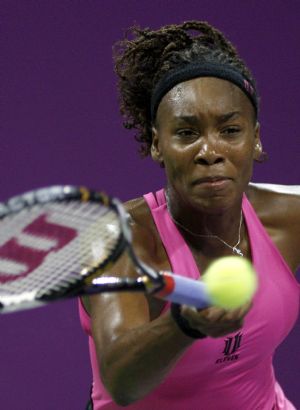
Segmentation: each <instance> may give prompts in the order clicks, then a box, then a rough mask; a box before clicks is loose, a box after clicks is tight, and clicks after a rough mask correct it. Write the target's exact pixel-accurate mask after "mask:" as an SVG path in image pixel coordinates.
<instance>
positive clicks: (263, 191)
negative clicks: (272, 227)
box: [247, 183, 300, 223]
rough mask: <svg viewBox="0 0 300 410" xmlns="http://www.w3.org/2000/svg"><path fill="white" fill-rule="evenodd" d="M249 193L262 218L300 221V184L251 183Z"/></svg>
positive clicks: (278, 220) (276, 220) (277, 220)
mask: <svg viewBox="0 0 300 410" xmlns="http://www.w3.org/2000/svg"><path fill="white" fill-rule="evenodd" d="M247 194H248V197H249V200H250V202H251V203H252V205H253V207H254V209H255V210H256V212H257V214H258V216H259V217H260V218H261V219H262V220H268V221H269V222H271V221H272V220H274V222H275V223H276V222H277V223H278V222H280V221H281V222H285V223H287V222H289V221H290V220H291V218H292V220H293V221H294V222H296V221H298V222H299V223H300V185H276V184H264V183H250V184H249V189H248V192H247Z"/></svg>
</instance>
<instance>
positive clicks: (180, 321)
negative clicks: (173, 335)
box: [171, 303, 206, 339]
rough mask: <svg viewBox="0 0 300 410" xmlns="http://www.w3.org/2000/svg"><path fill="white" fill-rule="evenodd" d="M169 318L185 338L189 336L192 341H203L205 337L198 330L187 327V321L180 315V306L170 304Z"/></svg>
mask: <svg viewBox="0 0 300 410" xmlns="http://www.w3.org/2000/svg"><path fill="white" fill-rule="evenodd" d="M171 316H172V318H173V320H174V322H175V323H176V325H177V327H178V328H179V329H180V330H181V331H182V333H184V334H185V335H186V336H189V337H191V338H193V339H204V338H205V337H206V335H205V334H203V333H201V332H200V331H199V330H196V329H193V328H192V327H191V326H190V325H189V322H188V320H187V319H185V318H184V317H183V316H182V315H181V305H178V304H177V303H171Z"/></svg>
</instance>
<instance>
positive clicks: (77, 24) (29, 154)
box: [0, 0, 300, 410]
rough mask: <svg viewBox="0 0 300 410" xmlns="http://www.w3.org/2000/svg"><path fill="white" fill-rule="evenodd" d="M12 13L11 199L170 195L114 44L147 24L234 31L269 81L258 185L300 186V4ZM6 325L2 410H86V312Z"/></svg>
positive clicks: (288, 371) (290, 352) (297, 363)
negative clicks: (141, 131)
mask: <svg viewBox="0 0 300 410" xmlns="http://www.w3.org/2000/svg"><path fill="white" fill-rule="evenodd" d="M0 8H1V14H2V17H1V20H2V23H1V25H2V33H1V37H2V41H3V44H2V48H3V50H2V53H1V54H3V52H4V56H5V58H4V64H2V67H1V70H3V72H2V75H1V78H2V81H1V87H2V93H3V92H4V99H3V103H2V104H1V106H2V109H1V111H2V112H1V116H2V118H1V127H0V132H1V157H0V160H1V163H0V166H1V173H2V181H1V186H0V200H4V199H6V198H8V197H9V196H11V195H13V194H17V193H21V192H23V191H25V190H29V189H33V188H36V187H40V186H46V185H50V184H57V183H58V184H62V183H74V184H84V185H87V186H89V187H94V188H100V189H104V190H106V191H107V192H108V193H110V194H111V195H114V196H117V197H119V198H121V199H122V200H126V199H129V198H131V197H135V196H139V195H141V194H143V193H144V192H148V191H150V190H153V189H157V188H159V187H160V186H161V185H162V184H163V182H164V178H163V173H162V170H161V169H160V168H159V167H157V166H156V165H155V164H152V162H151V161H150V160H143V161H142V160H141V159H139V156H138V154H137V152H136V148H137V147H136V144H135V142H134V141H133V137H132V135H131V134H130V132H128V131H126V130H124V129H123V128H122V123H121V118H120V116H119V112H118V101H117V93H116V87H115V82H116V79H115V76H114V74H113V63H112V57H111V55H112V44H113V43H114V42H115V41H117V40H119V39H120V38H121V37H122V35H123V31H124V30H125V29H126V28H127V27H129V26H130V25H132V24H133V23H135V22H137V23H139V24H140V25H142V26H150V27H153V28H156V27H159V26H161V25H163V24H171V23H174V22H182V21H184V20H187V19H202V20H207V21H209V22H210V23H212V24H214V25H216V26H217V27H218V28H219V29H221V30H223V31H224V32H225V33H226V34H227V36H228V37H229V38H230V39H231V41H232V42H233V43H234V44H235V45H236V46H237V47H238V49H239V50H240V52H241V54H242V56H243V57H244V59H245V60H246V61H247V63H248V64H249V66H250V67H251V68H252V70H253V72H254V75H255V76H256V78H257V82H258V86H259V89H260V94H261V99H262V108H261V116H260V118H261V122H262V139H263V142H264V148H265V150H266V151H267V152H268V153H269V156H270V159H269V161H268V163H267V164H264V165H259V166H257V167H256V170H255V176H254V180H255V181H260V182H273V183H282V184H299V142H298V138H297V137H299V126H298V124H299V113H298V111H299V107H300V93H299V72H300V71H299V63H300V51H299V50H300V48H299V38H300V25H299V17H300V2H297V1H296V0H295V1H292V0H289V1H278V0H275V1H274V0H273V1H272V2H271V3H270V2H267V1H265V2H262V1H261V0H257V1H248V2H241V1H238V0H236V1H233V0H227V1H226V2H225V1H211V0H205V1H201V0H198V1H196V0H195V1H192V0H185V1H167V0H165V1H162V0H160V1H158V0H151V1H147V2H146V1H143V0H138V1H135V0H132V1H122V0H119V1H117V0H109V1H108V0H102V1H101V0H98V1H88V0H86V1H75V0H74V1H71V0H70V1H67V0H57V1H51V0H48V1H42V0H40V1H32V0H26V1H25V0H20V1H14V0H4V1H3V0H2V1H1V4H0ZM274 309H276V301H274ZM0 323H1V330H2V332H1V335H2V336H1V344H0V363H1V366H0V408H1V409H2V408H9V409H13V410H14V409H16V410H18V409H21V408H22V409H30V410H40V409H43V410H48V409H72V410H76V409H83V408H84V405H85V402H86V399H87V398H88V394H89V386H90V382H91V372H90V365H89V358H88V350H87V340H86V337H85V335H84V334H83V332H82V331H81V329H80V325H79V321H78V317H77V305H76V302H75V301H67V302H59V303H56V304H54V305H52V306H50V307H46V308H41V309H37V310H34V311H27V312H22V313H17V314H10V315H4V316H1V317H0ZM299 336H300V326H299V325H298V326H297V327H296V328H295V329H294V330H293V332H292V333H291V334H290V336H289V338H288V339H287V341H286V342H285V344H284V345H282V346H281V347H280V349H279V350H278V353H277V355H276V371H277V374H278V379H279V380H280V382H281V383H282V385H283V387H284V388H285V390H286V393H287V395H288V396H289V397H290V398H291V399H292V400H293V401H294V403H295V405H296V406H297V408H300V393H299V380H300V359H299V357H300V347H299ZM297 340H298V343H297ZM162 410H163V409H162Z"/></svg>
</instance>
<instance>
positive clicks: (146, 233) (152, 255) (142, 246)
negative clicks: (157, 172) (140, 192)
mask: <svg viewBox="0 0 300 410" xmlns="http://www.w3.org/2000/svg"><path fill="white" fill-rule="evenodd" d="M124 207H125V209H126V211H127V212H128V214H129V217H130V227H131V230H132V236H133V247H134V249H135V251H136V252H137V254H138V256H139V257H140V258H141V259H142V260H144V261H145V262H146V263H149V264H150V263H151V265H152V266H154V267H156V268H158V269H162V267H163V268H164V269H165V267H164V266H165V264H166V259H167V258H166V254H165V251H164V248H163V245H162V242H161V239H160V236H159V233H158V231H157V229H156V225H155V223H154V220H153V218H152V215H151V211H150V209H149V206H148V204H147V203H146V201H145V199H144V198H143V197H140V198H135V199H131V200H129V201H127V202H126V203H125V204H124Z"/></svg>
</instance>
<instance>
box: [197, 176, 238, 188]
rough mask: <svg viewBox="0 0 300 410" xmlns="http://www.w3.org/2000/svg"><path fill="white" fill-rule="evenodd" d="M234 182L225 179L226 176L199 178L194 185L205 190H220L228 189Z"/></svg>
mask: <svg viewBox="0 0 300 410" xmlns="http://www.w3.org/2000/svg"><path fill="white" fill-rule="evenodd" d="M231 181H232V179H231V178H228V177H224V176H209V177H204V178H198V179H197V180H196V181H194V183H193V185H198V186H199V185H200V186H202V187H203V188H204V187H207V188H219V189H223V188H225V187H227V185H228V184H230V182H231Z"/></svg>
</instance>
